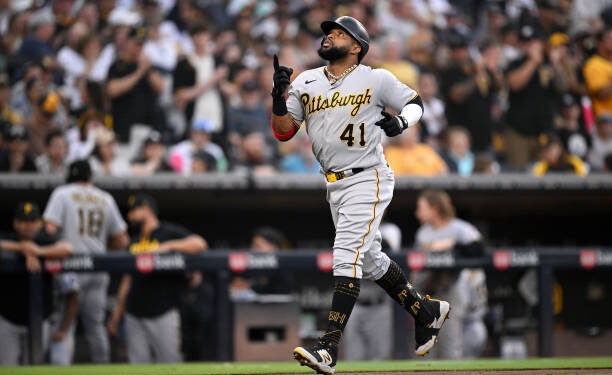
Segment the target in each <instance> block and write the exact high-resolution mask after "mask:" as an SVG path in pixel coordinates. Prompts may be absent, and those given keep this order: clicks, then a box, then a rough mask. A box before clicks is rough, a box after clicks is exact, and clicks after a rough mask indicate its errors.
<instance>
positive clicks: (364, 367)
mask: <svg viewBox="0 0 612 375" xmlns="http://www.w3.org/2000/svg"><path fill="white" fill-rule="evenodd" d="M598 368H610V369H612V357H596V358H539V359H526V360H512V361H508V360H499V359H482V360H470V361H429V360H415V361H385V362H340V363H339V364H338V366H337V367H336V372H337V373H342V372H375V371H445V370H448V371H452V370H533V369H598ZM611 372H612V370H611ZM290 373H313V371H312V370H310V369H308V368H305V367H300V366H299V365H298V364H297V363H296V362H243V363H240V362H239V363H185V364H179V365H88V366H71V367H55V366H33V367H19V368H0V375H5V374H6V375H8V374H10V375H124V374H125V375H221V374H290Z"/></svg>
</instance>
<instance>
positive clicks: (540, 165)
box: [531, 134, 588, 177]
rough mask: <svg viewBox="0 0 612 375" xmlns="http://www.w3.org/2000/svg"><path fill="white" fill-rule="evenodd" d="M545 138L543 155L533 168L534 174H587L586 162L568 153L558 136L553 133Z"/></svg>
mask: <svg viewBox="0 0 612 375" xmlns="http://www.w3.org/2000/svg"><path fill="white" fill-rule="evenodd" d="M544 138H546V139H545V144H544V149H543V150H542V157H541V159H540V160H539V161H538V162H537V163H536V164H535V165H534V166H533V168H532V169H531V173H532V174H533V175H534V176H542V175H544V174H548V173H573V174H577V175H579V176H582V177H584V176H586V175H587V173H588V170H587V167H586V165H585V164H584V162H583V161H582V160H580V158H579V157H577V156H574V155H570V154H569V153H567V151H565V148H564V147H563V144H562V143H561V140H560V139H559V137H558V136H556V135H554V134H552V135H548V136H545V137H544Z"/></svg>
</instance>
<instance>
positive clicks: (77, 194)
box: [43, 184, 127, 254]
mask: <svg viewBox="0 0 612 375" xmlns="http://www.w3.org/2000/svg"><path fill="white" fill-rule="evenodd" d="M43 217H44V219H45V221H51V222H53V223H55V224H57V225H58V226H59V227H60V228H61V237H62V239H64V240H66V241H68V242H69V243H70V244H71V245H72V246H73V247H74V252H75V254H103V253H105V252H106V243H107V240H108V238H109V237H111V236H113V235H115V234H118V233H121V232H123V231H124V230H125V229H126V228H127V226H126V224H125V221H124V220H123V218H122V217H121V214H120V213H119V209H118V208H117V204H116V203H115V200H114V199H113V197H112V196H111V195H110V194H109V193H107V192H105V191H104V190H101V189H98V188H97V187H95V186H92V185H81V184H67V185H63V186H59V187H57V188H56V189H55V190H54V191H53V193H52V194H51V198H49V202H48V203H47V207H46V209H45V213H44V215H43Z"/></svg>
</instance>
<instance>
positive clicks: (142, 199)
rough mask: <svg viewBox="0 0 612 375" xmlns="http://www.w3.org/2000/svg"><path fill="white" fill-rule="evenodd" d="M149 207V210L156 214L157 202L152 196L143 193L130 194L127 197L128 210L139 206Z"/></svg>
mask: <svg viewBox="0 0 612 375" xmlns="http://www.w3.org/2000/svg"><path fill="white" fill-rule="evenodd" d="M146 206H148V207H150V208H151V210H152V211H153V212H154V213H155V214H157V202H155V199H153V197H152V196H150V195H149V194H145V193H138V194H132V195H130V196H129V197H128V201H127V207H128V211H129V210H133V209H134V208H140V207H146Z"/></svg>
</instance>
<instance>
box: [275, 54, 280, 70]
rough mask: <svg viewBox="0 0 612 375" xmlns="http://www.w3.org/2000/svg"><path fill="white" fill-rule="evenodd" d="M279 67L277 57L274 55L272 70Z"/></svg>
mask: <svg viewBox="0 0 612 375" xmlns="http://www.w3.org/2000/svg"><path fill="white" fill-rule="evenodd" d="M279 67H280V66H279V65H278V55H277V54H274V70H275V71H276V70H278V68H279Z"/></svg>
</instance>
